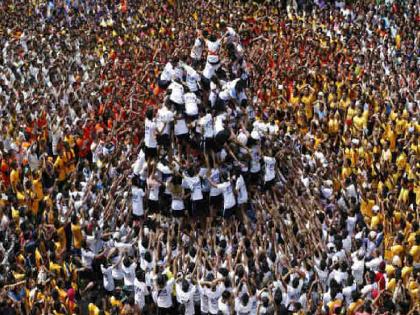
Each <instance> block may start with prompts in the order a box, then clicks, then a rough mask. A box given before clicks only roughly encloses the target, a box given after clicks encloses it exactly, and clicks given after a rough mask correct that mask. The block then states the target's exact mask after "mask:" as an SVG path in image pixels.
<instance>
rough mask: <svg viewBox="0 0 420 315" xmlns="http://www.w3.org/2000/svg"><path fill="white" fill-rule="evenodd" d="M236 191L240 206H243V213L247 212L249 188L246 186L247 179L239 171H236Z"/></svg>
mask: <svg viewBox="0 0 420 315" xmlns="http://www.w3.org/2000/svg"><path fill="white" fill-rule="evenodd" d="M235 191H236V195H237V201H238V206H239V207H241V211H242V213H245V210H246V205H247V203H248V190H247V188H246V184H245V179H244V177H243V176H242V174H241V173H240V172H239V171H238V172H236V183H235Z"/></svg>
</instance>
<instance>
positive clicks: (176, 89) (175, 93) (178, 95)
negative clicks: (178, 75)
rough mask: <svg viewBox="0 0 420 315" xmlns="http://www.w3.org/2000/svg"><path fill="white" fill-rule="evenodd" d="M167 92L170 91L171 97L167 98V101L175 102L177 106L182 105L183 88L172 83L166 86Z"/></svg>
mask: <svg viewBox="0 0 420 315" xmlns="http://www.w3.org/2000/svg"><path fill="white" fill-rule="evenodd" d="M168 90H171V95H170V96H169V99H170V100H171V101H172V102H175V103H177V104H184V87H183V86H182V85H181V84H179V83H178V82H172V83H171V84H170V85H169V86H168Z"/></svg>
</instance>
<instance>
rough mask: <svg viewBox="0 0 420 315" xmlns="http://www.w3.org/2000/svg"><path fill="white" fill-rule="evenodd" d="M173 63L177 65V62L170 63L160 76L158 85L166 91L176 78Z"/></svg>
mask: <svg viewBox="0 0 420 315" xmlns="http://www.w3.org/2000/svg"><path fill="white" fill-rule="evenodd" d="M172 63H174V64H175V63H176V61H174V62H168V63H167V64H166V65H165V68H163V71H162V73H161V74H160V77H159V80H158V85H159V87H160V88H161V89H166V88H167V87H168V86H169V85H170V84H171V81H172V79H173V78H174V77H175V70H174V66H173V64H172Z"/></svg>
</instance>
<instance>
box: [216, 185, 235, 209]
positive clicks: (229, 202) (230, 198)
mask: <svg viewBox="0 0 420 315" xmlns="http://www.w3.org/2000/svg"><path fill="white" fill-rule="evenodd" d="M217 188H219V189H221V190H222V191H223V208H224V209H225V210H226V209H230V208H233V207H234V206H235V204H236V201H235V195H234V193H233V189H232V185H231V184H230V182H224V183H221V184H218V185H217Z"/></svg>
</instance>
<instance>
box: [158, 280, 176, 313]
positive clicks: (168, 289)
mask: <svg viewBox="0 0 420 315" xmlns="http://www.w3.org/2000/svg"><path fill="white" fill-rule="evenodd" d="M173 286H174V279H170V280H168V282H167V283H166V285H165V287H164V288H163V289H162V290H159V289H155V290H154V291H153V300H154V301H155V303H156V304H157V306H158V307H162V308H170V307H171V306H172V289H173Z"/></svg>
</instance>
